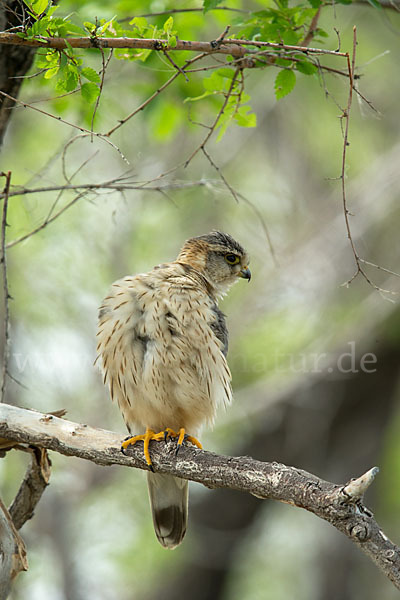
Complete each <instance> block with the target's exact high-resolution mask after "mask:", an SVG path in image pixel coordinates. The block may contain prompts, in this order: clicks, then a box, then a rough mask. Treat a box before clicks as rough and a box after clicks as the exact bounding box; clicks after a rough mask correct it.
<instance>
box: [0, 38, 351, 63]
mask: <svg viewBox="0 0 400 600" xmlns="http://www.w3.org/2000/svg"><path fill="white" fill-rule="evenodd" d="M66 42H67V43H68V44H69V45H70V46H72V48H141V49H145V50H155V51H160V50H167V51H168V52H180V51H189V52H204V53H206V54H231V55H232V56H238V57H241V56H244V55H245V54H246V53H247V52H248V50H247V48H246V46H253V47H256V48H263V47H268V48H277V49H279V50H296V51H297V52H303V53H305V54H331V55H333V56H342V57H344V58H346V52H337V51H335V50H327V49H325V48H310V47H308V46H293V45H291V44H283V43H282V44H280V43H276V42H259V41H255V40H241V39H227V40H226V39H224V41H223V44H215V42H202V41H190V40H176V46H170V45H168V42H167V41H166V40H162V39H159V40H155V39H145V38H125V37H122V38H117V37H115V38H104V37H96V38H92V37H81V38H78V37H76V38H60V37H43V36H41V37H40V39H38V38H35V39H24V38H21V37H19V36H18V35H17V34H15V33H0V44H7V45H12V46H29V47H32V48H55V49H56V50H63V49H65V48H67V43H66Z"/></svg>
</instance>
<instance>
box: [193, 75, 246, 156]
mask: <svg viewBox="0 0 400 600" xmlns="http://www.w3.org/2000/svg"><path fill="white" fill-rule="evenodd" d="M240 72H241V69H239V68H238V69H236V71H235V73H234V75H233V77H232V80H231V84H230V86H229V89H228V91H227V93H226V94H225V100H224V102H223V104H222V106H221V108H220V110H219V111H218V114H217V116H216V118H215V120H214V122H213V124H212V125H211V126H210V129H209V131H208V133H207V135H206V136H205V138H204V139H203V141H202V142H201V144H200V145H199V146H197V148H195V150H193V152H192V154H191V155H190V156H189V158H187V159H186V160H185V161H184V167H185V168H186V167H187V166H188V165H189V163H190V162H191V161H192V160H193V158H194V157H195V156H196V154H197V153H198V152H199V151H200V150H203V149H204V147H205V145H206V144H207V142H208V140H209V139H210V137H211V136H212V134H213V133H214V131H215V129H216V128H217V126H218V123H219V121H220V119H221V117H222V115H223V114H224V111H225V108H226V105H227V104H228V102H229V98H230V97H231V94H232V92H233V88H234V87H235V83H236V80H237V78H238V76H239V73H240Z"/></svg>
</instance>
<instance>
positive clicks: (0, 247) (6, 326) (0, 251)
mask: <svg viewBox="0 0 400 600" xmlns="http://www.w3.org/2000/svg"><path fill="white" fill-rule="evenodd" d="M0 177H5V178H6V184H5V186H4V190H3V216H2V219H1V241H0V264H1V270H2V274H3V296H4V299H3V311H4V315H3V372H2V379H1V392H0V402H4V398H5V393H6V381H7V374H8V359H9V354H10V311H9V305H8V301H9V299H10V294H9V291H8V277H7V256H6V227H7V209H8V198H9V194H10V183H11V171H8V173H0Z"/></svg>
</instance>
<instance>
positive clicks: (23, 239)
mask: <svg viewBox="0 0 400 600" xmlns="http://www.w3.org/2000/svg"><path fill="white" fill-rule="evenodd" d="M85 194H86V192H81V193H80V194H78V195H77V196H75V198H74V199H73V200H71V201H70V202H68V203H67V204H65V206H63V207H62V208H60V210H59V211H58V212H56V213H54V214H53V215H52V216H51V217H50V218H47V219H45V220H44V221H43V223H41V224H40V225H38V226H37V227H35V229H33V230H32V231H30V232H29V233H26V234H25V235H22V236H21V237H19V238H17V239H16V240H13V241H12V242H9V243H8V244H7V245H6V248H7V249H8V248H12V247H13V246H16V245H17V244H20V243H21V242H24V241H25V240H27V239H29V238H30V237H32V236H33V235H35V233H38V232H39V231H42V229H44V228H45V227H47V226H48V225H50V223H53V221H55V220H56V219H58V217H60V216H61V215H62V214H63V213H65V211H67V210H68V209H69V208H71V206H73V205H74V204H76V203H77V202H78V200H80V199H81V198H83V197H84V196H85Z"/></svg>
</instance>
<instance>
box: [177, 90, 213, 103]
mask: <svg viewBox="0 0 400 600" xmlns="http://www.w3.org/2000/svg"><path fill="white" fill-rule="evenodd" d="M213 93H214V92H204V94H201V96H193V97H190V96H189V97H188V98H185V99H184V101H183V103H184V104H185V103H186V102H197V100H202V99H203V98H206V97H207V96H212V94H213Z"/></svg>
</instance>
